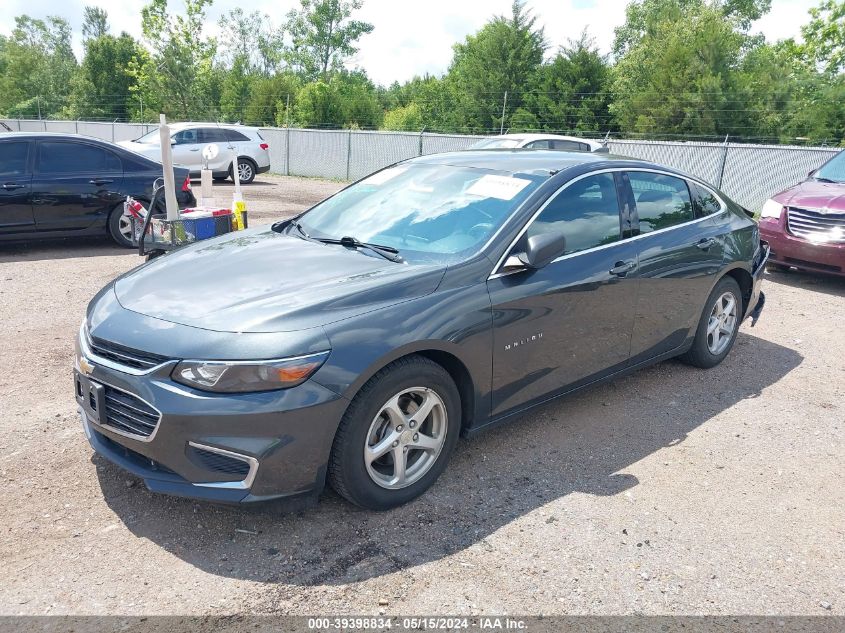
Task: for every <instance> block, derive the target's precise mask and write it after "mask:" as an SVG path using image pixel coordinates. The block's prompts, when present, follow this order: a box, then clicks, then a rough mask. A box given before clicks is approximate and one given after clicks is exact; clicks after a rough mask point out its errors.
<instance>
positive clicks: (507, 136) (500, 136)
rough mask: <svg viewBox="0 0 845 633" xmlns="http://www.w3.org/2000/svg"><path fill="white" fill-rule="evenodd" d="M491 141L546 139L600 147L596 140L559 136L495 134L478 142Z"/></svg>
mask: <svg viewBox="0 0 845 633" xmlns="http://www.w3.org/2000/svg"><path fill="white" fill-rule="evenodd" d="M493 139H507V140H514V141H543V140H546V139H553V140H558V141H576V142H578V143H588V144H589V145H597V146H601V142H600V141H598V140H596V139H589V138H582V137H580V136H562V135H560V134H516V133H514V134H497V135H496V136H487V137H485V138H483V139H480V140H485V141H486V140H493Z"/></svg>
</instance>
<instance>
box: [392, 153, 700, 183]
mask: <svg viewBox="0 0 845 633" xmlns="http://www.w3.org/2000/svg"><path fill="white" fill-rule="evenodd" d="M408 162H412V163H417V164H429V165H452V166H454V167H475V168H478V169H490V170H493V171H502V172H506V173H511V174H514V173H524V174H537V175H546V176H549V175H551V174H554V173H557V172H559V171H562V170H564V169H568V168H570V167H577V166H579V165H587V164H589V165H595V166H596V167H597V168H599V167H601V165H600V164H601V163H608V165H607V166H608V167H646V168H649V169H660V170H664V171H671V172H673V173H678V174H679V175H682V176H684V177H685V178H686V177H687V176H685V175H684V174H681V173H680V172H678V171H677V170H674V169H669V168H667V167H664V166H662V165H657V164H655V163H649V162H647V161H641V160H637V159H633V158H629V157H628V156H617V155H615V154H604V153H599V154H593V153H589V152H565V151H560V150H549V149H525V148H513V149H510V148H507V149H498V148H497V149H475V150H472V149H471V150H463V151H459V152H447V153H443V154H428V155H426V156H419V157H417V158H412V159H410V160H409V161H408ZM617 163H619V164H617Z"/></svg>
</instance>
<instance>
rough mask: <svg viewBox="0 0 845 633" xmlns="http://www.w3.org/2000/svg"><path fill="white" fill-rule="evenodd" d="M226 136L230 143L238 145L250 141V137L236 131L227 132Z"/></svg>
mask: <svg viewBox="0 0 845 633" xmlns="http://www.w3.org/2000/svg"><path fill="white" fill-rule="evenodd" d="M226 136H227V137H228V138H229V140H230V141H232V142H237V143H241V142H243V141H248V140H249V137H248V136H246V135H245V134H241V133H240V132H238V131H236V130H226Z"/></svg>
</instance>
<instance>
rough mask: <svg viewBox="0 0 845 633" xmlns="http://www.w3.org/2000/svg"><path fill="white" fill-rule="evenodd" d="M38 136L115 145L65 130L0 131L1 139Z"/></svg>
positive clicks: (27, 138)
mask: <svg viewBox="0 0 845 633" xmlns="http://www.w3.org/2000/svg"><path fill="white" fill-rule="evenodd" d="M38 138H52V139H64V140H68V141H93V142H95V143H101V144H103V145H115V144H114V143H112V142H111V141H107V140H105V139H102V138H97V137H96V136H85V135H84V134H65V133H63V132H3V133H0V141H2V140H5V139H26V140H30V139H38Z"/></svg>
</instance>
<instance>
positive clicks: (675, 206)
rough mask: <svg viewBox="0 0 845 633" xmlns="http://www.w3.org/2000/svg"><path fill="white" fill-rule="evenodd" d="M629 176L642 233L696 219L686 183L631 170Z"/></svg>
mask: <svg viewBox="0 0 845 633" xmlns="http://www.w3.org/2000/svg"><path fill="white" fill-rule="evenodd" d="M628 177H629V179H630V181H631V189H632V190H633V191H634V199H635V200H636V201H637V214H638V215H639V216H640V233H649V232H651V231H657V230H659V229H666V228H669V227H670V226H675V225H676V224H683V223H684V222H689V221H690V220H692V219H693V213H692V200H691V199H690V194H689V189H688V188H687V183H686V181H684V180H682V179H681V178H676V177H674V176H666V175H664V174H655V173H651V172H647V171H631V172H628Z"/></svg>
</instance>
